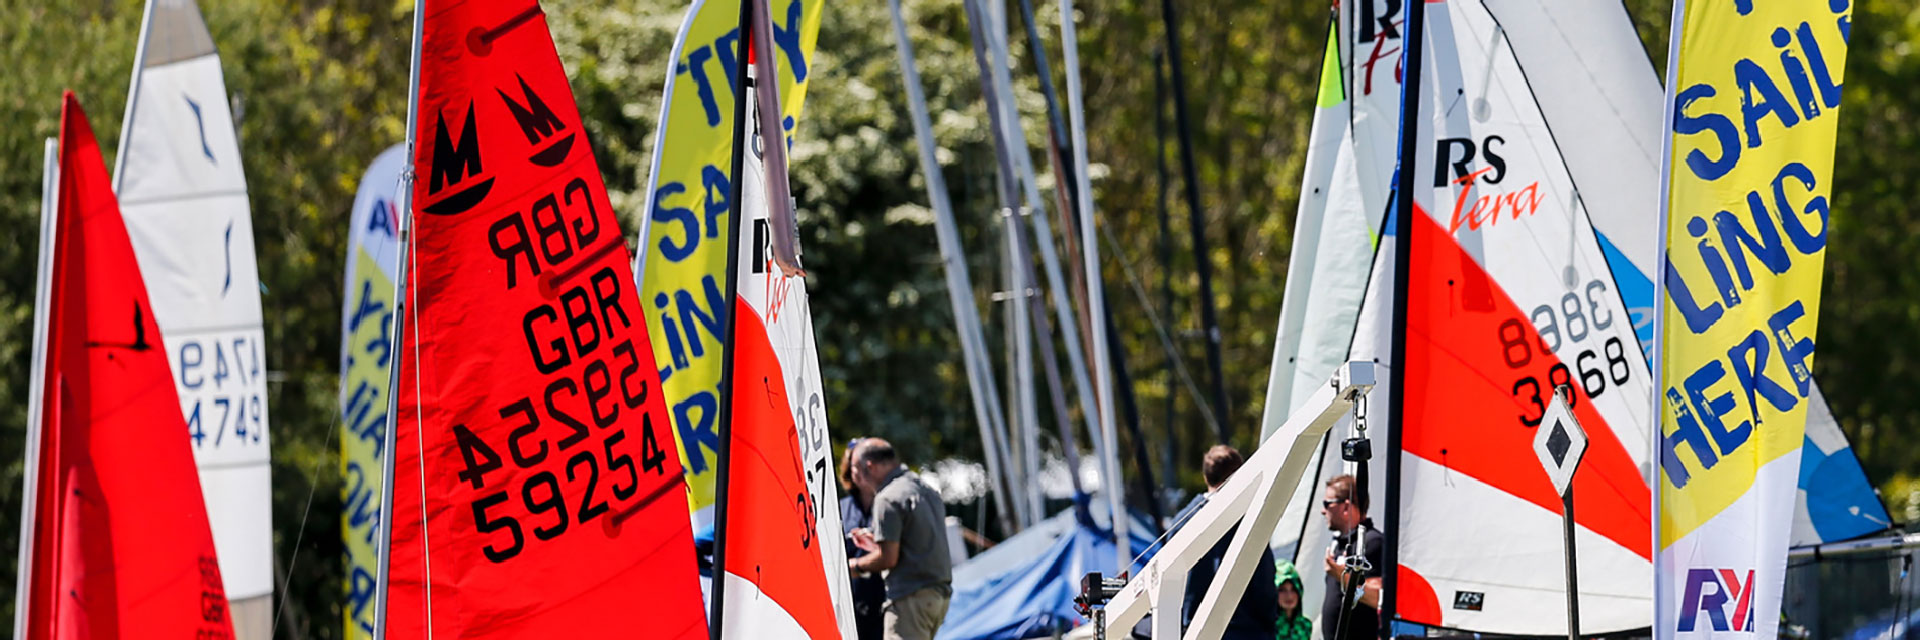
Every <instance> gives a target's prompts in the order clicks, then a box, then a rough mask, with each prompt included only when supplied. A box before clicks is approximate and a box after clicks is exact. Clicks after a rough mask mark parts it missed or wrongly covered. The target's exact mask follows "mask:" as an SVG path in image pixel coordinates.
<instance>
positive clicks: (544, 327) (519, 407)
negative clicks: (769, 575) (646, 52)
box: [377, 0, 707, 640]
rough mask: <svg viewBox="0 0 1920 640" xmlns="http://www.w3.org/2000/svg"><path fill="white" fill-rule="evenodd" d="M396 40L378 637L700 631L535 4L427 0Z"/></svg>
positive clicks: (575, 129)
mask: <svg viewBox="0 0 1920 640" xmlns="http://www.w3.org/2000/svg"><path fill="white" fill-rule="evenodd" d="M414 46H415V50H414V69H413V82H412V84H413V86H412V88H411V91H410V94H409V117H408V121H409V127H408V143H409V147H410V149H411V153H410V155H411V164H412V173H413V176H414V180H413V182H412V185H411V188H410V189H409V190H406V191H405V192H404V193H406V195H407V196H408V205H407V206H405V207H401V210H402V211H404V212H406V215H405V217H404V218H403V219H402V225H403V228H402V237H403V238H406V242H404V243H403V249H402V254H401V259H400V268H401V275H400V278H399V280H400V282H401V283H402V285H401V286H402V292H401V294H400V295H399V296H397V300H398V301H399V303H400V304H401V311H400V312H399V313H397V314H396V320H397V323H398V325H399V326H398V327H396V330H397V332H398V334H399V339H398V341H397V345H398V353H399V360H398V361H397V362H398V366H397V367H396V368H395V382H396V384H395V385H394V386H395V387H396V388H397V389H398V392H397V393H395V394H394V398H395V409H394V411H392V412H391V415H393V416H394V418H395V419H394V421H393V428H392V429H391V430H390V431H389V442H388V446H387V450H388V451H390V452H391V455H389V456H387V458H386V459H387V460H388V463H387V464H388V467H387V472H386V474H385V475H386V476H387V478H389V481H388V482H386V483H385V486H386V487H387V489H386V491H387V495H388V496H389V499H388V500H386V501H385V502H386V504H387V506H386V508H385V509H383V512H384V514H385V518H384V519H383V522H385V523H388V524H389V526H390V528H389V529H388V533H389V536H390V537H389V538H388V540H387V541H386V548H384V549H382V554H381V556H382V559H383V561H384V562H382V564H383V565H384V567H383V568H384V570H383V572H382V575H381V581H380V582H381V584H380V586H379V590H380V594H381V596H380V598H379V603H380V604H379V605H377V607H378V609H377V618H378V619H380V620H381V621H382V622H381V623H380V624H379V625H378V627H377V628H379V629H381V630H382V631H383V632H384V634H385V636H384V637H387V638H396V639H411V638H427V637H448V638H452V637H573V636H581V637H645V638H664V639H689V640H690V639H695V638H705V637H707V621H706V618H705V616H703V615H702V607H701V606H700V590H699V583H698V578H697V574H696V569H695V566H694V558H693V554H692V552H691V550H692V548H693V537H692V531H691V524H690V522H689V517H688V512H687V504H686V502H685V501H684V499H683V498H684V495H685V494H684V492H685V490H686V485H685V484H684V483H683V482H682V480H681V469H680V464H679V460H678V459H677V457H675V456H673V455H670V454H669V452H668V451H669V449H668V448H669V447H671V446H672V442H673V440H672V435H671V434H669V433H667V430H668V429H669V428H670V426H669V425H670V424H671V423H669V422H668V421H667V419H666V406H665V404H664V403H663V402H662V401H661V396H662V395H663V394H661V393H660V392H659V391H658V387H659V383H660V381H659V372H658V371H657V370H656V369H655V368H654V367H653V366H652V364H651V362H652V361H651V360H649V359H648V358H647V355H646V354H650V353H653V351H652V345H651V343H650V340H649V338H648V335H647V328H646V322H647V314H646V313H644V312H643V311H642V310H641V308H640V300H639V298H638V297H637V296H636V295H635V294H634V293H633V288H632V287H633V272H632V270H631V264H632V262H631V259H630V258H629V257H628V254H627V247H626V243H625V240H624V238H623V234H622V233H621V232H620V226H619V223H618V221H617V219H616V218H615V215H614V209H613V206H612V204H611V203H610V202H609V200H608V198H607V193H606V188H605V186H604V185H603V184H602V182H601V178H600V170H599V167H598V163H597V162H596V161H595V160H594V156H593V151H592V149H591V147H590V146H589V145H588V144H587V139H586V130H585V128H584V127H583V125H582V121H581V119H580V114H579V112H578V109H577V107H576V106H575V104H574V100H573V94H572V90H571V89H570V88H569V86H568V83H567V77H566V72H565V70H564V69H563V68H562V67H561V64H560V59H559V56H558V55H557V53H556V52H555V49H554V44H553V39H552V36H551V34H550V33H549V32H548V30H547V21H546V18H545V16H544V14H543V12H542V10H541V8H540V5H539V4H538V3H537V2H535V1H534V0H512V1H503V2H488V3H473V2H465V3H461V2H424V3H422V4H421V6H419V7H418V8H416V10H415V36H414ZM416 141H418V144H416ZM640 595H644V598H642V599H640V600H636V599H635V598H636V596H640Z"/></svg>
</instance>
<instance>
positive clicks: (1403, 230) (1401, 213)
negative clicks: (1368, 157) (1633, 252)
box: [1380, 1, 1427, 637]
mask: <svg viewBox="0 0 1920 640" xmlns="http://www.w3.org/2000/svg"><path fill="white" fill-rule="evenodd" d="M1406 6H1407V22H1406V29H1407V32H1406V36H1405V38H1406V39H1405V41H1404V42H1405V45H1404V46H1403V49H1402V51H1404V53H1402V54H1401V65H1402V66H1403V68H1404V69H1405V75H1404V76H1403V78H1404V80H1402V81H1401V83H1400V169H1399V171H1397V172H1396V174H1395V176H1394V188H1393V201H1394V210H1393V211H1394V233H1395V234H1397V236H1398V237H1397V238H1396V240H1395V242H1394V243H1393V251H1394V254H1393V258H1394V263H1393V366H1391V367H1388V369H1389V373H1388V376H1389V377H1390V379H1391V380H1392V382H1391V383H1390V384H1389V385H1388V386H1389V387H1390V389H1389V391H1388V392H1387V406H1388V411H1389V415H1391V416H1392V419H1391V420H1390V421H1389V423H1388V425H1387V465H1386V466H1387V478H1386V482H1387V487H1386V498H1387V504H1386V520H1387V523H1386V532H1385V534H1386V545H1385V547H1386V548H1385V549H1384V552H1383V554H1382V557H1381V561H1382V562H1381V564H1383V565H1386V566H1385V567H1384V568H1383V569H1382V571H1381V575H1382V577H1383V579H1382V581H1381V582H1382V585H1381V590H1380V592H1381V593H1380V628H1381V631H1382V633H1383V634H1384V636H1383V637H1391V635H1392V629H1393V621H1394V617H1395V615H1396V614H1395V605H1396V604H1398V602H1397V600H1398V598H1397V595H1398V594H1397V593H1396V590H1397V588H1398V586H1399V584H1398V583H1399V579H1398V578H1399V576H1398V574H1399V567H1400V558H1399V556H1400V552H1399V548H1398V546H1399V544H1400V425H1402V424H1404V423H1405V411H1404V409H1405V406H1406V397H1407V385H1406V379H1407V374H1406V372H1407V279H1408V278H1409V273H1410V268H1411V267H1412V264H1411V263H1412V262H1413V217H1414V216H1416V215H1425V214H1420V213H1416V212H1415V211H1414V210H1413V202H1414V197H1413V190H1414V188H1416V187H1417V186H1418V185H1419V182H1418V180H1416V178H1415V175H1416V174H1418V173H1419V170H1418V167H1417V166H1416V164H1415V163H1416V162H1417V159H1418V157H1419V153H1418V152H1419V148H1420V147H1419V145H1420V113H1421V109H1420V82H1421V76H1420V66H1421V58H1422V56H1423V54H1425V53H1426V52H1425V51H1424V49H1425V44H1426V22H1427V19H1426V16H1427V3H1426V2H1422V1H1415V2H1408V3H1407V4H1406Z"/></svg>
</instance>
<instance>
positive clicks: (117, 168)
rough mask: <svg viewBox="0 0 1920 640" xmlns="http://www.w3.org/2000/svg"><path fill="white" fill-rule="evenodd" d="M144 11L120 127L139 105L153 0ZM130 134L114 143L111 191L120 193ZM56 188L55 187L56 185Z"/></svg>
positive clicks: (123, 126)
mask: <svg viewBox="0 0 1920 640" xmlns="http://www.w3.org/2000/svg"><path fill="white" fill-rule="evenodd" d="M146 4H147V6H146V10H145V13H143V14H142V15H141V17H140V42H139V43H138V44H135V45H134V47H133V79H132V80H128V81H127V110H126V113H123V114H121V115H120V122H121V128H123V129H124V128H126V125H127V124H129V123H132V122H133V113H134V110H135V109H136V108H138V107H139V106H140V76H141V73H140V70H141V68H142V67H143V66H144V65H145V64H146V62H147V37H148V36H150V35H152V33H153V5H154V4H156V3H155V2H154V0H147V3H146ZM130 139H132V136H128V135H122V136H120V141H119V142H117V143H115V145H114V146H115V149H114V151H113V192H114V193H120V178H121V177H122V176H124V175H125V174H126V172H125V171H123V169H126V168H127V141H128V140H130ZM56 188H57V187H56Z"/></svg>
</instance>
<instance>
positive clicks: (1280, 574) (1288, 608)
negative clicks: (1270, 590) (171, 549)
mask: <svg viewBox="0 0 1920 640" xmlns="http://www.w3.org/2000/svg"><path fill="white" fill-rule="evenodd" d="M1274 564H1275V567H1274V569H1275V570H1274V572H1273V581H1274V586H1275V587H1276V588H1277V590H1278V591H1279V592H1280V597H1279V605H1280V621H1279V624H1277V625H1276V627H1277V628H1278V629H1279V633H1278V634H1277V635H1276V636H1275V640H1313V620H1312V619H1310V618H1308V617H1307V616H1306V614H1305V613H1304V612H1303V611H1302V607H1301V606H1300V586H1301V582H1300V572H1299V571H1298V570H1296V569H1294V568H1293V563H1291V562H1287V561H1285V560H1281V561H1279V562H1276V563H1274Z"/></svg>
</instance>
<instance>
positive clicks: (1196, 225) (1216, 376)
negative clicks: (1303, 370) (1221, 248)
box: [1160, 0, 1417, 444]
mask: <svg viewBox="0 0 1920 640" xmlns="http://www.w3.org/2000/svg"><path fill="white" fill-rule="evenodd" d="M1416 4H1417V3H1416ZM1160 18H1161V20H1162V21H1164V22H1165V23H1166V32H1167V66H1169V67H1170V68H1172V70H1173V120H1174V125H1175V126H1177V127H1179V131H1180V168H1181V171H1182V173H1184V174H1185V176H1184V177H1185V180H1183V182H1185V183H1186V192H1187V216H1188V219H1189V220H1191V222H1192V224H1191V227H1192V228H1191V229H1190V230H1189V231H1191V233H1192V234H1193V266H1194V269H1195V271H1197V272H1198V273H1199V275H1200V325H1201V329H1202V330H1203V331H1205V332H1206V338H1207V368H1208V369H1209V370H1210V371H1211V372H1212V373H1213V413H1214V416H1213V417H1214V426H1215V428H1216V429H1217V433H1216V434H1215V435H1216V436H1217V437H1218V438H1219V439H1220V443H1221V444H1226V443H1227V441H1228V440H1230V439H1232V436H1233V426H1232V424H1233V423H1231V422H1228V421H1227V387H1226V378H1225V374H1223V373H1222V372H1221V368H1220V318H1219V316H1218V312H1217V311H1216V310H1215V309H1214V308H1213V307H1214V300H1213V265H1212V263H1211V262H1210V261H1209V260H1208V258H1207V253H1208V252H1207V225H1206V216H1205V215H1203V214H1202V213H1201V210H1200V174H1199V170H1197V169H1196V168H1195V167H1194V160H1193V130H1192V127H1191V126H1190V125H1189V124H1188V122H1187V78H1186V75H1185V74H1184V73H1182V72H1181V70H1180V23H1179V20H1178V19H1177V18H1176V17H1175V16H1174V13H1173V0H1160Z"/></svg>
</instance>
